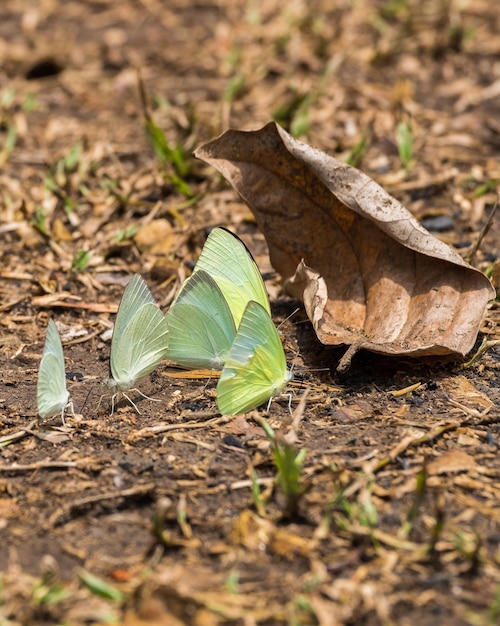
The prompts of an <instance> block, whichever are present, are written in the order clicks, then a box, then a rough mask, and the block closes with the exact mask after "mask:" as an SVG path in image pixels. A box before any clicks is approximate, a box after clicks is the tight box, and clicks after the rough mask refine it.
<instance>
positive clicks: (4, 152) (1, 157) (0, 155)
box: [0, 122, 17, 165]
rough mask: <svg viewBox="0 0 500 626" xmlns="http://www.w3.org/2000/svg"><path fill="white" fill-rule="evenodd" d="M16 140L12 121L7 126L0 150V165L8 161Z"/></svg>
mask: <svg viewBox="0 0 500 626" xmlns="http://www.w3.org/2000/svg"><path fill="white" fill-rule="evenodd" d="M16 142H17V128H16V125H15V124H14V122H12V123H10V124H9V125H8V128H7V136H6V137H5V141H4V144H3V146H2V149H1V150H0V165H1V164H2V163H5V162H6V161H8V159H9V157H10V155H11V154H12V151H13V150H14V148H15V146H16Z"/></svg>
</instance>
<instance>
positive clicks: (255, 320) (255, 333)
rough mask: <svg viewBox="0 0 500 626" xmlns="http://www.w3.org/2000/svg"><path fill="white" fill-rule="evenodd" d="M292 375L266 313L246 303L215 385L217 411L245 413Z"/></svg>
mask: <svg viewBox="0 0 500 626" xmlns="http://www.w3.org/2000/svg"><path fill="white" fill-rule="evenodd" d="M291 378H292V374H291V372H289V371H288V369H287V366H286V360H285V353H284V352H283V346H282V345H281V340H280V338H279V335H278V331H277V330H276V327H275V325H274V323H273V321H272V319H271V317H270V315H269V313H268V312H267V311H266V309H264V307H262V306H261V305H260V304H259V303H258V302H253V301H252V302H249V303H248V304H247V306H246V308H245V311H244V313H243V317H242V318H241V323H240V326H239V328H238V331H237V333H236V337H235V339H234V342H233V345H232V347H231V350H230V352H229V355H228V357H227V359H226V364H225V366H224V369H223V370H222V373H221V376H220V379H219V383H218V384H217V406H218V407H219V411H220V412H221V413H222V415H237V414H239V413H246V412H247V411H250V410H251V409H254V408H255V407H257V406H259V405H261V404H263V403H264V402H266V400H269V399H270V398H273V397H274V396H276V395H278V394H279V393H280V392H281V391H282V390H283V388H284V387H285V385H286V384H287V383H288V382H289V381H290V380H291Z"/></svg>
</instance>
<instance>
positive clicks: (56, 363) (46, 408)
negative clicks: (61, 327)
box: [36, 320, 74, 424]
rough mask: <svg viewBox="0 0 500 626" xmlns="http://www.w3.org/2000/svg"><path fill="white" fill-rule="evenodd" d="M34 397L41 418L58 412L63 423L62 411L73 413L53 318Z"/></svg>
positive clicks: (61, 352) (57, 333) (60, 344)
mask: <svg viewBox="0 0 500 626" xmlns="http://www.w3.org/2000/svg"><path fill="white" fill-rule="evenodd" d="M36 399H37V407H38V415H39V416H40V417H42V418H46V417H52V416H53V415H57V414H58V413H60V414H61V419H62V422H63V424H64V411H65V410H66V409H67V408H69V409H70V410H71V412H72V413H74V409H73V403H72V402H69V392H68V390H67V389H66V371H65V368H64V354H63V347H62V343H61V337H60V336H59V332H58V330H57V326H56V325H55V323H54V322H53V320H50V321H49V325H48V326H47V335H46V337H45V347H44V349H43V354H42V360H41V361H40V368H39V370H38V381H37V390H36Z"/></svg>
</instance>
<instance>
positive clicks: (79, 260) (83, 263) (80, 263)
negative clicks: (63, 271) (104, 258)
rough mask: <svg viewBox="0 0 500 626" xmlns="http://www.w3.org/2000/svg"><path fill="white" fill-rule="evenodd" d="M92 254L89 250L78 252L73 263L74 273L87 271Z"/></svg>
mask: <svg viewBox="0 0 500 626" xmlns="http://www.w3.org/2000/svg"><path fill="white" fill-rule="evenodd" d="M91 258H92V253H91V252H89V251H88V250H77V251H76V253H75V256H74V257H73V262H72V263H71V271H72V272H83V271H85V270H86V269H87V267H88V264H89V263H90V259H91Z"/></svg>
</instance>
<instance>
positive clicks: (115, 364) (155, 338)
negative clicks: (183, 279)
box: [104, 274, 168, 415]
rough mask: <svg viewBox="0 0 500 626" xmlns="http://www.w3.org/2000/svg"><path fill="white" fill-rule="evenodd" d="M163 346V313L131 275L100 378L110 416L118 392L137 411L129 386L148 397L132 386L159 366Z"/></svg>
mask: <svg viewBox="0 0 500 626" xmlns="http://www.w3.org/2000/svg"><path fill="white" fill-rule="evenodd" d="M167 347H168V326H167V320H166V318H165V315H163V313H162V312H161V311H160V309H159V308H158V306H157V304H156V302H155V299H154V298H153V295H152V294H151V291H150V290H149V288H148V286H147V285H146V283H145V282H144V280H143V278H142V277H141V276H140V275H139V274H135V275H134V277H133V278H132V280H131V281H130V282H129V283H128V285H127V287H126V288H125V291H124V292H123V296H122V299H121V301H120V306H119V307H118V313H117V315H116V321H115V327H114V330H113V338H112V340H111V357H110V362H109V365H110V375H109V377H108V378H107V379H106V380H104V384H105V385H106V386H107V387H109V388H110V389H111V390H112V391H113V392H114V393H113V397H112V399H111V415H112V414H113V413H114V408H115V398H116V396H117V394H118V392H120V391H121V392H122V393H123V395H124V396H125V398H126V399H127V400H128V401H129V402H130V404H131V405H132V406H133V407H134V409H135V410H136V411H137V412H138V413H140V412H139V410H138V409H137V407H136V405H135V404H134V402H132V400H131V399H130V398H129V396H128V395H127V394H126V393H125V392H126V391H128V390H130V389H133V390H134V391H137V392H138V393H139V394H140V395H142V396H144V397H146V398H147V397H148V396H145V395H144V394H143V393H141V392H140V391H139V390H138V389H137V388H136V387H135V386H134V385H135V384H136V382H137V381H138V380H139V379H141V378H142V377H143V376H146V375H147V374H150V373H151V372H152V371H153V370H154V369H155V367H156V366H157V365H159V363H160V361H162V360H163V359H164V358H165V356H166V353H167ZM149 399H152V398H149Z"/></svg>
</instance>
